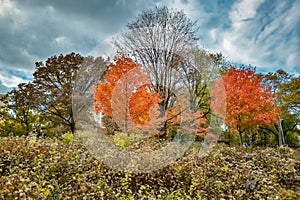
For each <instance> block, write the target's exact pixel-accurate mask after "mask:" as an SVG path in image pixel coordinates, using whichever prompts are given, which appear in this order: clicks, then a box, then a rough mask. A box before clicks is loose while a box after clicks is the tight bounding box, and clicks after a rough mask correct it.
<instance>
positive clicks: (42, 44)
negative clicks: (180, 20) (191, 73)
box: [0, 0, 300, 93]
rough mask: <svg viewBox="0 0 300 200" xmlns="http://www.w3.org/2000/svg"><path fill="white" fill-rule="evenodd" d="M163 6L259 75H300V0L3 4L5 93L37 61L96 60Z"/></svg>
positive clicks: (212, 47)
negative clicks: (117, 38) (70, 55)
mask: <svg viewBox="0 0 300 200" xmlns="http://www.w3.org/2000/svg"><path fill="white" fill-rule="evenodd" d="M164 5H165V6H168V7H169V8H174V9H177V10H183V11H184V13H186V15H187V16H188V17H189V18H191V19H192V20H197V24H198V25H199V27H200V29H199V33H198V35H199V38H200V39H199V45H200V46H201V47H202V48H204V49H205V50H207V51H209V52H211V53H218V52H221V53H222V54H223V55H224V56H225V58H226V59H227V60H228V61H229V62H232V63H238V64H244V65H252V66H256V67H257V70H258V71H260V72H269V71H271V72H275V71H276V70H278V69H284V70H285V71H287V72H289V73H292V74H296V75H297V76H298V75H299V74H300V59H299V55H300V12H299V11H300V0H288V1H282V0H88V1H87V0H43V1H41V0H0V93H1V92H2V93H3V92H6V91H7V90H9V89H10V88H11V87H15V86H17V85H18V84H19V83H22V82H28V81H31V80H32V79H33V76H32V74H33V72H34V70H35V62H37V61H46V60H47V58H49V57H51V56H53V55H59V54H61V53H62V54H67V53H71V52H76V53H80V54H81V55H83V56H88V55H94V54H95V52H97V51H96V50H97V49H99V48H101V47H103V44H105V43H106V42H107V41H109V39H110V38H112V37H113V36H115V35H118V34H120V33H122V32H123V31H126V30H127V29H126V25H127V23H129V22H132V21H133V20H134V19H135V17H137V15H138V14H140V13H142V12H143V11H144V10H147V9H150V8H154V6H164ZM94 56H97V55H94Z"/></svg>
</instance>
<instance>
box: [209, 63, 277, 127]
mask: <svg viewBox="0 0 300 200" xmlns="http://www.w3.org/2000/svg"><path fill="white" fill-rule="evenodd" d="M260 81H261V80H260V78H258V77H255V72H254V71H253V70H251V69H249V68H241V69H236V68H234V67H232V68H230V69H229V71H228V72H227V73H226V74H225V75H223V76H222V79H220V80H219V81H217V82H216V84H215V86H216V87H215V89H214V90H213V91H212V92H211V96H212V97H213V101H211V107H212V109H213V110H214V111H215V113H216V114H218V115H219V116H220V117H222V118H224V117H225V116H226V117H225V123H226V125H228V126H230V128H231V129H232V130H237V131H238V132H242V131H243V130H245V129H248V128H250V127H256V126H259V125H263V124H266V125H268V124H272V123H276V121H277V116H278V114H279V108H275V97H274V95H272V93H271V89H270V88H268V89H266V90H263V86H262V85H261V83H260ZM222 90H223V93H222ZM224 92H225V93H224ZM222 94H225V95H223V96H222ZM225 102H226V103H225ZM224 104H225V106H224ZM224 107H225V108H226V112H225V110H224ZM222 108H223V109H222ZM225 113H226V115H225Z"/></svg>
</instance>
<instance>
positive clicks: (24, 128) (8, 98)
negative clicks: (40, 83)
mask: <svg viewBox="0 0 300 200" xmlns="http://www.w3.org/2000/svg"><path fill="white" fill-rule="evenodd" d="M35 97H36V95H35V88H34V85H33V84H32V83H21V84H19V85H18V88H16V89H13V90H12V91H10V92H8V93H7V94H6V95H5V96H4V97H3V98H2V102H3V106H2V111H1V112H2V114H3V119H2V120H3V123H2V125H3V127H2V131H3V132H2V133H4V135H7V134H9V133H13V134H14V135H24V134H28V133H29V132H30V131H31V130H32V127H33V125H34V124H35V123H36V122H37V120H38V112H37V110H35V107H34V102H35Z"/></svg>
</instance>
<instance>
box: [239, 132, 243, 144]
mask: <svg viewBox="0 0 300 200" xmlns="http://www.w3.org/2000/svg"><path fill="white" fill-rule="evenodd" d="M239 135H240V145H241V146H243V136H242V132H239Z"/></svg>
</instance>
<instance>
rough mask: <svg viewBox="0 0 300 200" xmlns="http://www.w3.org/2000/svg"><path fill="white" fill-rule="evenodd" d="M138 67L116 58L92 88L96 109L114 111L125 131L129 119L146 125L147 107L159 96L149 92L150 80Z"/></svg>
mask: <svg viewBox="0 0 300 200" xmlns="http://www.w3.org/2000/svg"><path fill="white" fill-rule="evenodd" d="M139 67H140V65H138V64H137V63H135V62H134V61H133V60H132V59H131V58H128V57H125V56H119V57H116V58H115V59H114V62H113V63H111V64H110V65H109V68H108V71H107V73H106V76H105V78H104V80H102V81H101V82H100V83H99V84H98V85H97V86H96V87H94V88H93V89H92V91H93V93H94V99H95V100H96V101H95V103H94V109H95V112H96V113H97V114H99V113H100V112H102V113H103V115H105V116H112V115H113V111H114V112H116V113H114V114H117V115H118V116H117V117H116V118H115V120H118V121H119V122H120V121H123V122H122V123H123V124H125V125H124V126H126V127H125V130H126V131H127V128H128V127H127V126H128V123H129V121H130V120H132V121H134V123H136V124H137V125H145V124H147V123H148V122H149V121H150V116H149V110H150V108H151V107H152V106H153V105H155V104H157V103H158V102H159V101H160V100H159V98H158V95H157V94H156V93H155V92H151V91H150V89H149V86H150V83H149V82H148V81H147V78H146V76H145V75H143V72H142V70H141V69H138V68H139ZM112 104H114V106H113V107H112ZM126 131H125V132H126Z"/></svg>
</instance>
